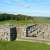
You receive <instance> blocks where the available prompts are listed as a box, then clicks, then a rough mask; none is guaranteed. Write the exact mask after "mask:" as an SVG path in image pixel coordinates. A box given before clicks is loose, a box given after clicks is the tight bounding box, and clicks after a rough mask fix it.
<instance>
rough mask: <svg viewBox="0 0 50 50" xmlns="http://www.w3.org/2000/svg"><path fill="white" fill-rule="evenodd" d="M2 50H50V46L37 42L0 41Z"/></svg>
mask: <svg viewBox="0 0 50 50" xmlns="http://www.w3.org/2000/svg"><path fill="white" fill-rule="evenodd" d="M0 50H50V46H49V45H47V44H44V43H36V42H26V41H9V42H7V41H4V42H3V41H0Z"/></svg>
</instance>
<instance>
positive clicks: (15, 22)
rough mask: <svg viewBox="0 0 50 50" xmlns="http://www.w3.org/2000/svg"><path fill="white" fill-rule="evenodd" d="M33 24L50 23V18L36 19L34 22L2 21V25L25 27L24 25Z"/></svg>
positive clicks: (0, 23)
mask: <svg viewBox="0 0 50 50" xmlns="http://www.w3.org/2000/svg"><path fill="white" fill-rule="evenodd" d="M33 23H41V24H43V23H50V18H45V17H34V18H33V20H18V21H17V20H5V21H0V25H2V24H14V25H17V24H19V25H24V24H33Z"/></svg>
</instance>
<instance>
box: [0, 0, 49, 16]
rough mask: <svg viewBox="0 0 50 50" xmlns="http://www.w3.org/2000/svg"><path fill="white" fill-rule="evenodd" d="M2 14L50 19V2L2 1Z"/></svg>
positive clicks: (38, 0)
mask: <svg viewBox="0 0 50 50" xmlns="http://www.w3.org/2000/svg"><path fill="white" fill-rule="evenodd" d="M0 13H12V14H23V15H30V16H48V17H50V0H0Z"/></svg>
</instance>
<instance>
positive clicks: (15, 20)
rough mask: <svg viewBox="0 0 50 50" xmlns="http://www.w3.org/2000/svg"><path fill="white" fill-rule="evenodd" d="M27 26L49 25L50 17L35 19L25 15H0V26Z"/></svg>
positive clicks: (35, 17)
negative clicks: (7, 24)
mask: <svg viewBox="0 0 50 50" xmlns="http://www.w3.org/2000/svg"><path fill="white" fill-rule="evenodd" d="M5 23H11V24H28V23H50V17H37V16H27V15H22V14H18V15H14V14H6V13H3V14H0V24H5Z"/></svg>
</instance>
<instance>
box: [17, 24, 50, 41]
mask: <svg viewBox="0 0 50 50" xmlns="http://www.w3.org/2000/svg"><path fill="white" fill-rule="evenodd" d="M35 25H36V26H35ZM27 27H30V26H27V25H26V26H23V27H21V26H20V27H18V28H17V32H18V38H19V39H20V38H24V39H36V40H47V41H48V40H49V41H50V24H33V25H31V27H30V28H29V30H27ZM26 30H27V31H26ZM26 34H28V37H26Z"/></svg>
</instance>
